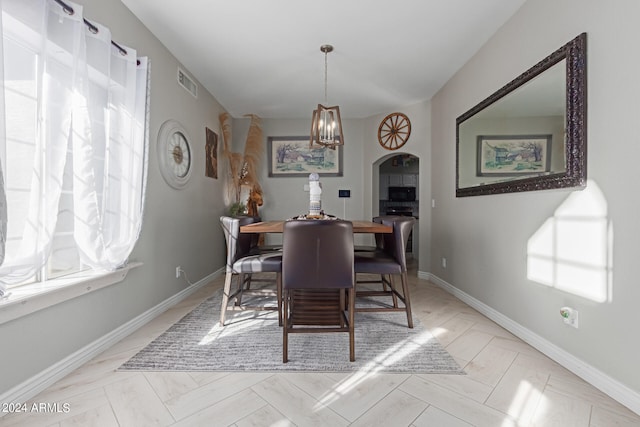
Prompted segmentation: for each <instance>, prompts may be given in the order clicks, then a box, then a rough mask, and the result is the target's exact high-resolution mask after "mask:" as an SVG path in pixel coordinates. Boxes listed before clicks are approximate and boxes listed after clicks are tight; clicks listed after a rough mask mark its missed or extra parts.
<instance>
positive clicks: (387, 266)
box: [354, 216, 416, 328]
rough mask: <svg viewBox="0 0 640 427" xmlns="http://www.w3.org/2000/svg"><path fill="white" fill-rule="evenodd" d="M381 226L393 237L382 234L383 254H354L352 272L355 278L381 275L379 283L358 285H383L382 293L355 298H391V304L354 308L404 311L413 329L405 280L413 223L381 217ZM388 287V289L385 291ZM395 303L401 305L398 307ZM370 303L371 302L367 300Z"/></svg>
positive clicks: (369, 292) (405, 218)
mask: <svg viewBox="0 0 640 427" xmlns="http://www.w3.org/2000/svg"><path fill="white" fill-rule="evenodd" d="M380 220H381V221H382V224H385V225H389V226H392V227H393V232H392V233H385V234H383V241H384V242H383V245H382V246H383V247H382V250H377V251H372V252H356V253H355V258H354V268H355V272H356V275H357V274H360V273H362V274H365V273H366V274H376V275H380V280H375V281H363V282H360V281H358V283H371V282H375V283H378V282H379V283H382V284H383V289H382V290H356V296H357V297H366V298H369V297H380V296H390V297H391V298H392V303H391V304H386V303H384V302H381V301H378V300H376V301H375V302H371V305H370V306H356V311H360V312H366V311H404V312H406V313H407V325H408V327H409V328H413V318H412V315H411V299H410V294H409V283H408V280H407V256H406V253H405V248H406V246H407V241H408V239H409V233H411V230H412V228H413V224H414V223H415V221H416V219H415V218H414V217H410V216H383V217H380ZM394 276H400V281H401V284H402V293H400V292H398V290H397V288H396V285H395V281H394ZM387 286H388V289H387ZM398 300H400V301H401V302H402V305H400V304H398ZM369 301H372V300H371V299H369Z"/></svg>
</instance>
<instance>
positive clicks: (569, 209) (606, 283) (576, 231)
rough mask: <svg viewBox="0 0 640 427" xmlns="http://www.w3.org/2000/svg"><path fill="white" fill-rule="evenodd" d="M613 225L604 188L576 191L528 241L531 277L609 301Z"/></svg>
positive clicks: (581, 294) (528, 262)
mask: <svg viewBox="0 0 640 427" xmlns="http://www.w3.org/2000/svg"><path fill="white" fill-rule="evenodd" d="M612 246H613V226H612V224H611V221H610V220H609V218H608V216H607V201H606V199H605V198H604V194H603V193H602V191H601V190H600V187H598V185H597V184H596V183H595V182H594V181H589V182H588V183H587V188H586V189H584V190H583V191H577V192H574V193H572V194H571V195H570V196H569V197H568V198H567V199H566V200H565V201H564V202H563V203H562V204H561V205H560V207H558V209H556V211H555V213H554V215H553V217H551V218H548V219H547V220H546V221H545V222H544V224H543V225H542V226H541V227H540V228H539V229H538V231H536V233H535V234H534V235H533V236H532V237H531V238H530V239H529V242H528V245H527V278H528V279H529V280H532V281H534V282H538V283H541V284H544V285H547V286H552V287H554V288H557V289H559V290H562V291H564V292H569V293H571V294H574V295H578V296H581V297H584V298H588V299H590V300H592V301H596V302H605V301H607V300H609V301H610V300H611V297H612V295H611V283H612V271H613V268H612V267H613V265H612V258H611V253H612V251H611V248H612Z"/></svg>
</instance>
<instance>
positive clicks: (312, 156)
mask: <svg viewBox="0 0 640 427" xmlns="http://www.w3.org/2000/svg"><path fill="white" fill-rule="evenodd" d="M267 155H268V156H269V176H270V177H278V176H284V177H287V176H290V177H308V176H309V174H310V173H317V174H318V175H320V176H342V149H341V147H338V148H336V149H335V150H332V149H331V148H326V147H323V148H309V137H308V136H270V137H269V138H267Z"/></svg>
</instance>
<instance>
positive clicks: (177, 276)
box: [176, 266, 182, 279]
mask: <svg viewBox="0 0 640 427" xmlns="http://www.w3.org/2000/svg"><path fill="white" fill-rule="evenodd" d="M181 272H182V267H180V266H177V267H176V279H179V278H180V273H181Z"/></svg>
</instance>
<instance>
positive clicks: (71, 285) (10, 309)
mask: <svg viewBox="0 0 640 427" xmlns="http://www.w3.org/2000/svg"><path fill="white" fill-rule="evenodd" d="M141 265H142V263H141V262H132V263H129V264H127V265H126V266H124V267H122V268H119V269H117V270H115V271H109V272H102V273H95V272H93V271H82V272H79V273H75V274H70V275H69V276H65V277H61V278H58V279H53V280H48V281H46V282H43V283H33V284H29V285H23V286H19V287H17V288H14V289H11V290H10V291H9V292H10V293H9V295H8V296H7V297H5V298H2V299H0V324H3V323H6V322H9V321H11V320H15V319H18V318H20V317H22V316H26V315H28V314H31V313H35V312H36V311H39V310H43V309H45V308H47V307H51V306H53V305H56V304H59V303H61V302H64V301H68V300H70V299H72V298H75V297H78V296H80V295H84V294H87V293H89V292H94V291H97V290H98V289H102V288H105V287H107V286H111V285H114V284H116V283H120V282H122V281H123V280H124V279H125V277H127V273H129V270H131V269H133V268H136V267H139V266H141Z"/></svg>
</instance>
